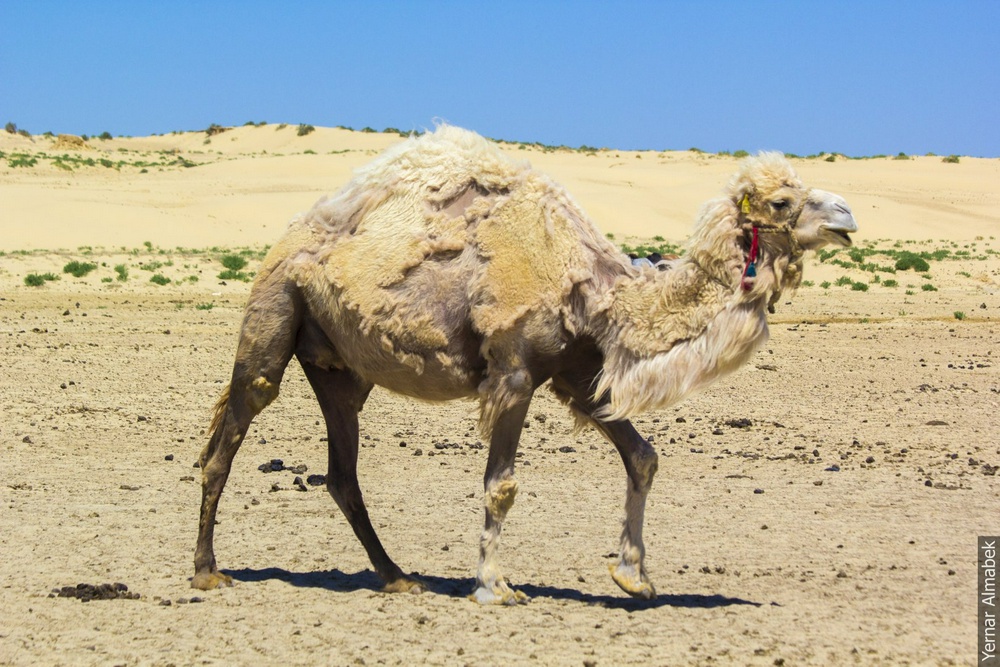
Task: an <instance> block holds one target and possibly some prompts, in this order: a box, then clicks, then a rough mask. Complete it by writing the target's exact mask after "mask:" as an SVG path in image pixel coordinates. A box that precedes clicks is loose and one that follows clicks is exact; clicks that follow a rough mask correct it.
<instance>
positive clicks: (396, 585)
mask: <svg viewBox="0 0 1000 667" xmlns="http://www.w3.org/2000/svg"><path fill="white" fill-rule="evenodd" d="M424 590H425V587H424V585H423V584H422V583H420V582H419V581H417V580H416V579H410V578H407V577H400V578H399V579H396V580H395V581H390V582H389V583H388V584H386V585H385V586H383V587H382V592H383V593H423V592H424Z"/></svg>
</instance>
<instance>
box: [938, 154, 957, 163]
mask: <svg viewBox="0 0 1000 667" xmlns="http://www.w3.org/2000/svg"><path fill="white" fill-rule="evenodd" d="M941 161H942V162H946V163H948V164H958V162H959V159H958V156H957V155H949V156H948V157H943V158H941Z"/></svg>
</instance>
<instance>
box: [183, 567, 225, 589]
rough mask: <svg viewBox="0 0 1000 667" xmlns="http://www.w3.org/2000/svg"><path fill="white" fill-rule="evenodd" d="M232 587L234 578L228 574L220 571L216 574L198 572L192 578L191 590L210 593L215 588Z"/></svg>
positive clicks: (215, 572)
mask: <svg viewBox="0 0 1000 667" xmlns="http://www.w3.org/2000/svg"><path fill="white" fill-rule="evenodd" d="M232 585H233V578H232V577H230V576H229V575H228V574H222V573H221V572H219V571H218V570H216V571H214V572H198V573H197V574H195V575H194V577H192V578H191V588H197V589H198V590H201V591H210V590H212V589H213V588H220V587H222V586H232Z"/></svg>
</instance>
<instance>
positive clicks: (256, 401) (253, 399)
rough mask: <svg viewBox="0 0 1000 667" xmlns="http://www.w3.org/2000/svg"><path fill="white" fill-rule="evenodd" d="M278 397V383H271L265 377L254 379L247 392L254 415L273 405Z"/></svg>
mask: <svg viewBox="0 0 1000 667" xmlns="http://www.w3.org/2000/svg"><path fill="white" fill-rule="evenodd" d="M277 397H278V383H277V382H271V381H270V380H268V379H267V378H266V377H264V376H263V375H261V376H259V377H257V378H254V380H253V382H251V383H250V390H249V391H248V392H247V403H248V404H249V408H250V409H251V411H253V413H254V414H257V413H259V412H260V411H261V410H263V409H264V408H266V407H267V406H268V405H270V404H271V402H272V401H274V399H276V398H277Z"/></svg>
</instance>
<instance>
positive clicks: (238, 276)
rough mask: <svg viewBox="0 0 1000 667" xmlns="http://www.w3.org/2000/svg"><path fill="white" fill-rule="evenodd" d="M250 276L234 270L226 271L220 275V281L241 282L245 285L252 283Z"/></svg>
mask: <svg viewBox="0 0 1000 667" xmlns="http://www.w3.org/2000/svg"><path fill="white" fill-rule="evenodd" d="M250 278H251V276H250V274H249V273H244V272H242V271H234V270H233V269H226V270H225V271H223V272H222V273H220V274H219V280H240V281H243V282H245V283H248V282H250Z"/></svg>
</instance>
